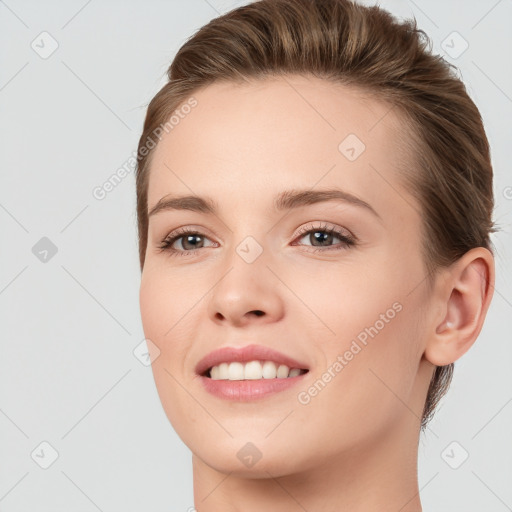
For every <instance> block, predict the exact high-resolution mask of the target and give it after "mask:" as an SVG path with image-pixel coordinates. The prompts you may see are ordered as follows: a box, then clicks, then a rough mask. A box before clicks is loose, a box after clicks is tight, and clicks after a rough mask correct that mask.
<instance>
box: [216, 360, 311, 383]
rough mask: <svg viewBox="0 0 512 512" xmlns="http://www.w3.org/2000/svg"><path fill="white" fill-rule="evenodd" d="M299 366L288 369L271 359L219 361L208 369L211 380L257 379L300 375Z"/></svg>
mask: <svg viewBox="0 0 512 512" xmlns="http://www.w3.org/2000/svg"><path fill="white" fill-rule="evenodd" d="M300 373H301V370H300V369H299V368H292V369H290V368H289V367H288V366H286V365H285V364H276V363H274V362H273V361H249V362H247V363H239V362H237V361H234V362H232V363H221V364H219V365H217V366H213V367H212V368H211V369H210V377H211V378H212V379H213V380H245V379H248V380H257V379H261V378H263V379H275V378H276V377H277V378H278V379H286V378H287V377H297V375H300Z"/></svg>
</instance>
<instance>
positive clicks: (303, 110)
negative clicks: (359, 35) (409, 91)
mask: <svg viewBox="0 0 512 512" xmlns="http://www.w3.org/2000/svg"><path fill="white" fill-rule="evenodd" d="M194 97H195V98H196V99H197V102H198V103H197V106H196V107H195V108H194V109H193V110H192V111H191V112H190V114H188V116H186V117H185V118H184V119H182V120H181V121H180V123H179V124H178V125H177V126H175V127H174V129H173V130H172V131H171V132H170V133H169V134H167V135H165V136H164V137H163V139H162V140H161V141H160V142H159V144H158V146H157V147H156V148H155V150H154V154H153V161H152V164H151V174H150V182H149V191H148V210H151V209H152V208H153V207H154V206H155V205H156V204H157V203H158V201H159V200H160V199H161V198H163V197H164V196H167V195H168V194H171V195H173V196H181V195H184V196H185V195H198V196H202V197H205V196H207V197H209V198H211V199H212V200H214V201H215V202H216V203H217V206H218V210H217V212H216V213H215V214H209V213H201V212H196V211H190V210H162V211H160V212H159V213H157V214H155V215H153V216H151V217H150V222H149V232H148V245H147V252H146V261H145V266H144V270H143V274H142V281H141V288H140V306H141V315H142V321H143V326H144V332H145V335H146V338H149V339H150V340H151V341H152V342H153V343H154V345H155V346H156V347H158V350H159V351H160V353H159V355H158V357H157V358H156V359H155V360H154V362H153V366H152V367H153V374H154V378H155V383H156V386H157V389H158V393H159V396H160V399H161V402H162V405H163V407H164V410H165V412H166V414H167V417H168V418H169V421H170V422H171V423H172V425H173V427H174V428H175V430H176V432H177V433H178V435H179V436H180V437H181V439H182V440H183V442H184V443H185V444H186V445H187V446H188V447H189V448H190V450H191V451H192V452H193V479H194V500H195V507H196V509H197V510H198V511H199V512H218V511H219V510H222V511H224V512H234V511H243V512H253V511H256V510H258V511H260V510H269V511H274V510H284V511H290V512H291V511H304V510H307V511H309V512H313V511H319V510H322V511H324V512H330V511H333V512H334V511H340V510H350V511H351V512H363V511H364V512H368V511H373V510H375V511H379V512H419V511H421V510H422V508H421V502H420V497H419V492H418V481H417V447H418V442H419V434H420V421H421V415H422V411H423V406H424V403H425V399H426V395H427V390H428V385H429V382H430V379H431V376H432V372H433V370H434V365H446V364H449V363H451V362H454V361H456V360H457V359H458V358H460V357H461V356H462V355H463V354H464V353H465V352H466V351H467V350H468V349H469V348H470V347H471V345H472V344H473V342H474V341H475V339H476V338H477V336H478V334H479V332H480V330H481V327H482V324H483V321H484V318H485V315H486V312H487V309H488V306H489V303H490V300H491V297H492V289H493V285H494V260H493V257H492V254H491V253H490V252H489V251H487V250H486V249H484V248H477V249H473V250H472V251H469V252H468V253H466V255H464V257H462V258H461V259H460V260H458V261H457V262H456V263H454V264H453V265H452V266H451V267H449V268H446V269H443V270H442V271H440V272H439V273H438V274H437V276H436V280H435V283H434V286H433V288H432V289H429V288H428V287H427V281H426V273H425V266H424V262H423V259H422V255H421V252H420V226H421V213H420V211H419V206H418V205H417V203H416V201H415V199H414V198H413V197H412V196H411V195H410V194H409V193H408V191H407V190H406V189H405V188H404V187H403V186H402V184H401V181H400V175H399V167H400V166H404V165H407V159H408V155H407V153H406V151H405V150H402V149H400V141H401V140H403V137H404V136H406V134H405V135H401V134H400V127H401V123H400V118H399V116H398V114H395V112H394V111H390V107H389V106H388V105H385V104H383V103H381V102H379V101H377V100H375V99H372V98H370V97H368V96H364V95H363V94H362V92H360V91H357V90H354V89H349V88H347V87H345V86H340V85H333V84H330V83H328V82H326V81H323V80H320V79H318V78H311V77H303V76H293V77H290V76H288V77H286V78H283V77H281V78H278V79H273V80H265V81H262V82H258V83H251V84H243V85H235V84H231V83H224V84H220V83H218V84H213V85H211V86H209V87H207V88H205V89H203V90H201V91H198V92H197V93H196V94H194ZM349 134H355V135H356V136H357V137H358V139H359V140H360V141H362V142H363V143H364V144H365V149H364V151H363V152H361V153H360V154H359V156H357V158H356V159H354V160H353V161H350V159H348V158H347V157H346V156H345V155H346V154H347V153H346V149H347V148H345V154H344V153H343V151H344V149H343V148H344V147H345V146H342V150H341V151H340V149H339V145H340V143H341V142H342V141H343V140H344V139H345V138H346V137H347V136H348V135H349ZM349 141H350V144H349V145H348V149H349V151H348V155H349V156H350V157H351V158H352V157H353V156H354V154H357V152H358V151H360V147H359V150H358V149H357V147H356V149H355V151H354V152H352V151H350V147H355V146H354V144H355V142H354V141H356V139H349ZM356 142H357V141H356ZM353 153H354V154H353ZM331 188H336V189H341V190H343V191H346V192H349V193H350V194H353V195H354V196H357V197H358V198H360V199H362V200H363V201H365V202H366V203H367V204H369V205H371V207H372V208H373V209H374V210H375V212H376V214H375V213H373V212H372V211H371V210H370V209H369V208H367V207H364V206H359V205H356V204H351V203H349V202H346V201H340V200H332V199H331V200H325V201H321V202H317V203H315V204H310V205H304V206H301V207H299V208H294V209H290V210H284V211H277V210H275V209H274V208H273V201H274V198H275V196H277V195H278V194H279V193H281V192H283V191H285V190H291V189H296V190H299V189H300V190H313V191H319V190H326V189H331ZM187 226H188V227H190V228H191V229H194V230H196V231H197V232H198V233H200V235H199V237H198V238H196V239H192V243H195V245H194V246H192V248H191V245H190V243H187V242H188V240H190V239H187V236H186V235H185V236H182V237H181V238H179V239H177V240H176V241H174V243H173V245H172V248H174V249H175V251H176V252H175V253H172V252H169V251H161V250H160V249H159V244H161V243H162V241H163V240H164V239H165V238H166V237H167V236H168V235H169V234H172V232H174V231H176V230H177V229H178V228H181V227H187ZM301 228H307V229H309V230H310V231H308V232H306V231H304V233H302V232H301V231H300V229H301ZM325 229H328V230H329V229H331V230H336V231H339V232H340V233H341V234H342V235H351V236H353V237H355V238H356V243H355V244H354V245H346V244H344V243H343V242H342V241H341V239H340V238H338V235H337V234H333V235H332V238H329V237H326V238H327V241H326V242H325V241H324V242H323V244H322V243H321V242H319V241H318V240H321V239H316V238H315V237H314V236H313V235H314V233H315V231H316V232H318V231H320V234H325V233H326V231H325ZM327 234H329V233H328V232H327ZM246 237H252V239H254V241H255V242H256V243H257V245H258V246H259V247H260V248H261V249H262V252H261V254H260V255H259V256H258V257H257V258H256V259H255V260H254V261H253V262H251V263H248V262H247V261H246V260H244V259H243V258H242V257H241V256H240V254H241V253H239V252H237V247H238V246H239V244H240V243H241V242H242V241H245V242H247V240H246ZM324 239H325V237H324ZM255 242H251V243H252V244H253V245H251V246H249V247H250V250H251V251H254V250H255V247H256V245H254V244H255ZM194 247H197V249H195V251H194V252H192V250H193V248H194ZM315 251H316V252H315ZM187 252H188V253H189V254H185V253H187ZM255 311H258V314H256V313H255ZM383 317H384V318H383ZM371 326H373V327H374V329H376V330H377V331H378V332H377V333H376V334H374V335H373V336H368V337H367V342H366V344H363V343H361V342H359V343H358V345H359V346H360V351H358V352H357V353H355V351H356V350H357V349H354V345H353V341H354V340H358V339H361V337H364V335H362V334H361V333H362V332H367V331H365V329H368V328H370V327H371ZM358 336H359V338H358ZM252 343H255V344H261V345H265V346H269V347H272V348H274V349H277V350H279V351H280V352H283V353H285V354H287V355H290V356H292V357H294V358H295V359H299V360H301V361H307V363H308V367H309V372H308V374H306V375H305V377H304V379H303V382H302V383H301V384H300V386H299V387H297V386H295V387H292V388H290V389H287V390H285V391H282V392H280V393H276V394H274V395H271V396H268V397H266V398H263V399H258V400H253V401H241V402H232V401H227V400H225V399H221V398H218V397H216V396H213V395H211V394H209V393H208V392H207V391H206V390H205V389H204V388H203V386H202V384H201V382H200V378H199V376H198V375H197V374H196V373H195V371H194V368H195V365H196V364H197V362H198V361H199V360H200V359H201V358H202V357H204V356H205V355H206V354H207V353H209V352H211V351H212V350H215V349H217V348H220V347H224V346H232V347H241V346H245V345H248V344H252ZM351 347H352V349H351ZM351 350H352V353H353V354H354V355H353V356H352V357H350V355H349V356H348V357H346V354H347V351H351ZM155 353H156V352H155ZM339 356H340V357H342V358H344V361H345V364H343V368H342V370H339V366H336V368H337V369H338V371H336V370H335V364H334V363H335V362H336V361H337V360H338V361H339V359H338V357H339ZM329 371H330V375H331V378H330V379H328V378H327V377H325V376H324V375H325V372H329ZM319 379H321V380H322V379H323V380H322V382H324V384H325V386H323V387H322V388H321V389H320V391H317V392H316V393H315V392H314V391H310V389H311V387H312V386H313V385H314V384H315V382H317V381H318V380H319ZM326 380H328V382H327V383H325V381H326ZM300 393H302V394H301V395H300V396H299V394H300ZM308 397H309V400H308ZM306 402H307V403H306ZM247 443H252V445H251V446H254V447H256V448H257V452H259V454H260V455H261V458H260V459H259V460H258V461H257V462H256V463H255V464H253V465H251V466H249V465H247V463H244V462H243V460H241V458H240V457H239V456H238V455H237V454H239V451H240V450H241V449H242V447H244V446H246V444H247ZM251 449H254V448H251ZM254 453H256V451H255V452H254Z"/></svg>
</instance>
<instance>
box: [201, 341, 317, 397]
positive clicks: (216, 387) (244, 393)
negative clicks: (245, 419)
mask: <svg viewBox="0 0 512 512" xmlns="http://www.w3.org/2000/svg"><path fill="white" fill-rule="evenodd" d="M234 361H238V362H240V363H247V362H249V361H273V362H274V363H277V364H285V365H286V366H288V367H289V368H290V369H292V368H299V369H301V370H306V373H307V371H309V368H308V366H307V365H305V364H304V363H301V362H300V361H297V360H295V359H293V358H292V357H290V356H287V355H284V354H281V353H280V352H277V351H276V350H274V349H272V348H270V347H264V346H262V345H248V346H246V347H243V348H234V347H224V348H220V349H218V350H214V351H213V352H210V353H209V354H208V355H207V356H206V357H204V358H203V359H201V361H199V363H198V364H197V366H196V373H197V374H198V375H199V376H200V380H201V383H202V384H203V386H204V388H205V389H206V391H208V392H209V393H211V394H212V395H214V396H216V397H218V398H223V399H226V400H236V401H242V402H245V401H250V400H256V399H259V398H264V397H266V396H268V395H272V394H274V393H277V392H279V391H284V390H285V389H288V388H290V387H291V386H294V385H296V384H297V383H299V382H300V381H301V380H302V379H303V378H304V376H305V375H306V373H303V374H301V375H298V376H296V377H286V378H277V377H276V378H273V379H257V380H224V379H220V380H214V379H211V378H210V377H209V376H208V370H209V369H210V368H211V367H212V366H217V365H218V364H220V363H231V362H234Z"/></svg>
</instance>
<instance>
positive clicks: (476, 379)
mask: <svg viewBox="0 0 512 512" xmlns="http://www.w3.org/2000/svg"><path fill="white" fill-rule="evenodd" d="M242 3H247V2H229V1H222V0H180V1H177V0H165V1H163V0H161V1H159V0H150V1H144V2H143V1H141V0H139V1H134V0H132V1H126V0H125V1H121V0H117V1H114V0H109V1H99V0H89V1H85V0H73V1H66V2H64V1H60V2H57V1H55V0H53V1H45V2H39V1H36V0H30V1H29V0H5V1H0V38H1V48H2V53H1V58H2V60H1V63H2V64H1V66H0V108H1V116H0V130H1V132H0V137H1V141H2V151H1V157H0V158H1V176H2V187H1V189H0V225H1V229H2V235H1V239H2V242H1V243H2V249H1V257H2V260H1V265H0V308H1V312H2V317H1V318H2V321H1V324H0V329H1V343H2V347H1V358H0V379H1V383H0V384H1V385H0V449H1V453H0V461H1V462H0V510H1V511H2V512H27V511H31V512H50V511H51V512H58V511H63V512H64V511H65V512H69V511H73V512H76V511H83V512H89V511H90V512H94V511H95V510H96V511H97V510H100V511H103V512H110V511H112V512H118V511H124V512H131V511H137V512H139V511H141V510H144V511H156V512H160V511H162V512H163V511H173V512H176V511H178V512H180V511H181V512H186V511H190V510H193V505H194V503H193V495H192V465H191V454H190V451H189V450H188V448H187V447H186V446H185V445H184V444H183V443H182V442H181V440H180V439H179V438H178V436H177V435H176V434H175V433H174V431H173V429H172V427H171V425H170V424H169V422H168V420H167V418H166V416H165V413H164V411H163V409H162V406H161V404H160V401H159V398H158V395H157V392H156V388H155V385H154V382H153V376H152V373H151V368H150V366H147V362H146V361H145V359H144V356H143V354H144V351H145V347H144V335H143V330H142V325H141V321H140V313H139V304H138V288H139V281H140V272H139V266H138V252H137V234H136V216H135V179H134V172H133V165H130V163H129V162H130V157H132V156H133V155H134V152H135V151H136V147H137V142H138V138H139V136H140V133H141V130H142V123H143V119H144V115H145V109H146V106H147V104H148V102H149V100H150V99H151V98H152V97H153V95H154V94H155V93H156V92H157V91H158V90H159V88H160V87H161V86H162V85H163V84H164V82H165V72H166V69H167V67H168V66H169V64H170V62H171V60H172V58H173V56H174V54H175V52H176V51H177V50H178V48H179V47H180V46H181V45H182V44H183V43H184V42H185V40H186V39H187V38H188V37H190V36H191V35H192V34H193V33H194V32H195V31H196V30H197V29H199V28H200V27H201V26H202V25H204V24H205V23H207V22H208V21H209V20H210V19H212V18H214V17H216V16H218V15H219V14H222V13H224V12H226V11H227V10H230V9H231V8H233V7H236V6H237V5H241V4H242ZM365 3H367V4H370V3H371V2H369V1H368V2H365ZM380 5H381V6H382V7H384V8H386V9H388V10H390V11H391V12H392V13H394V14H396V15H397V16H399V17H410V16H415V17H416V19H417V21H418V24H419V27H420V28H422V29H424V30H425V31H426V32H427V34H428V35H429V36H430V37H431V38H432V39H433V45H434V46H433V47H434V51H435V52H436V53H440V54H442V55H443V56H444V57H445V58H446V59H447V60H448V61H450V62H453V63H454V64H455V65H456V66H457V67H458V68H459V69H460V73H461V76H462V78H463V80H464V82H465V83H466V85H467V87H468V91H469V94H470V95H471V97H472V98H473V100H474V101H475V103H476V104H477V106H478V108H479V109H480V111H481V113H482V116H483V119H484V122H485V126H486V130H487V134H488V137H489V140H490V144H491V149H492V161H493V166H494V172H495V197H496V210H495V219H496V220H497V222H498V224H499V226H500V227H501V228H502V231H501V232H500V233H498V234H497V235H494V236H493V242H494V243H495V246H496V249H497V251H498V254H497V258H496V271H497V280H496V289H495V294H494V298H493V302H492V304H491V307H490V310H489V313H488V317H487V320H486V323H485V325H484V328H483V331H482V333H481V335H480V337H479V338H478V340H477V342H476V344H475V345H474V346H473V347H472V348H471V349H470V351H469V352H468V353H467V354H466V355H464V356H463V357H462V358H461V359H460V360H459V361H457V362H456V364H455V375H454V379H453V383H452V386H451V389H450V391H449V393H448V395H447V397H445V399H443V401H442V404H441V408H440V410H439V411H438V412H437V415H436V417H435V419H434V421H433V422H432V423H431V425H430V429H428V430H427V433H426V434H425V435H422V436H421V439H420V445H419V488H420V494H421V499H422V502H423V506H424V510H425V512H427V511H435V512H456V511H464V512H483V511H485V512H502V511H505V510H512V485H511V481H512V443H511V442H510V432H512V377H511V372H510V368H511V361H512V344H511V330H512V322H511V319H512V289H511V288H512V286H511V282H512V272H511V267H510V265H509V264H508V263H509V262H510V256H511V252H512V238H511V224H512V214H511V212H512V173H511V167H510V162H511V161H512V152H511V148H512V144H511V141H512V128H511V120H512V68H511V65H510V62H512V51H511V49H512V29H511V25H512V1H511V0H500V1H498V0H478V1H477V0H473V1H470V2H468V1H463V0H459V1H453V0H452V1H446V0H436V1H432V0H429V1H427V0H415V1H412V0H402V1H397V0H395V1H392V0H389V1H385V0H383V1H382V2H381V3H380ZM123 166H124V169H125V172H124V173H123V172H122V171H121V172H119V169H122V168H123ZM126 170H127V171H126ZM115 174H117V175H123V174H124V177H123V179H122V180H121V181H120V183H118V184H117V186H115V187H113V188H112V189H109V190H108V191H107V190H106V189H108V185H107V186H106V187H105V186H104V184H105V183H106V182H108V181H109V179H110V178H111V177H112V175H115ZM98 190H103V193H101V192H98Z"/></svg>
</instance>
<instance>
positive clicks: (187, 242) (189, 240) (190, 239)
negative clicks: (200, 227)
mask: <svg viewBox="0 0 512 512" xmlns="http://www.w3.org/2000/svg"><path fill="white" fill-rule="evenodd" d="M194 238H199V239H200V238H201V237H200V236H199V235H187V236H186V237H185V245H184V248H185V249H186V248H187V247H186V245H187V244H189V243H191V241H192V247H191V248H192V249H196V248H197V245H195V244H194V243H193V239H194ZM189 248H190V247H189Z"/></svg>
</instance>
